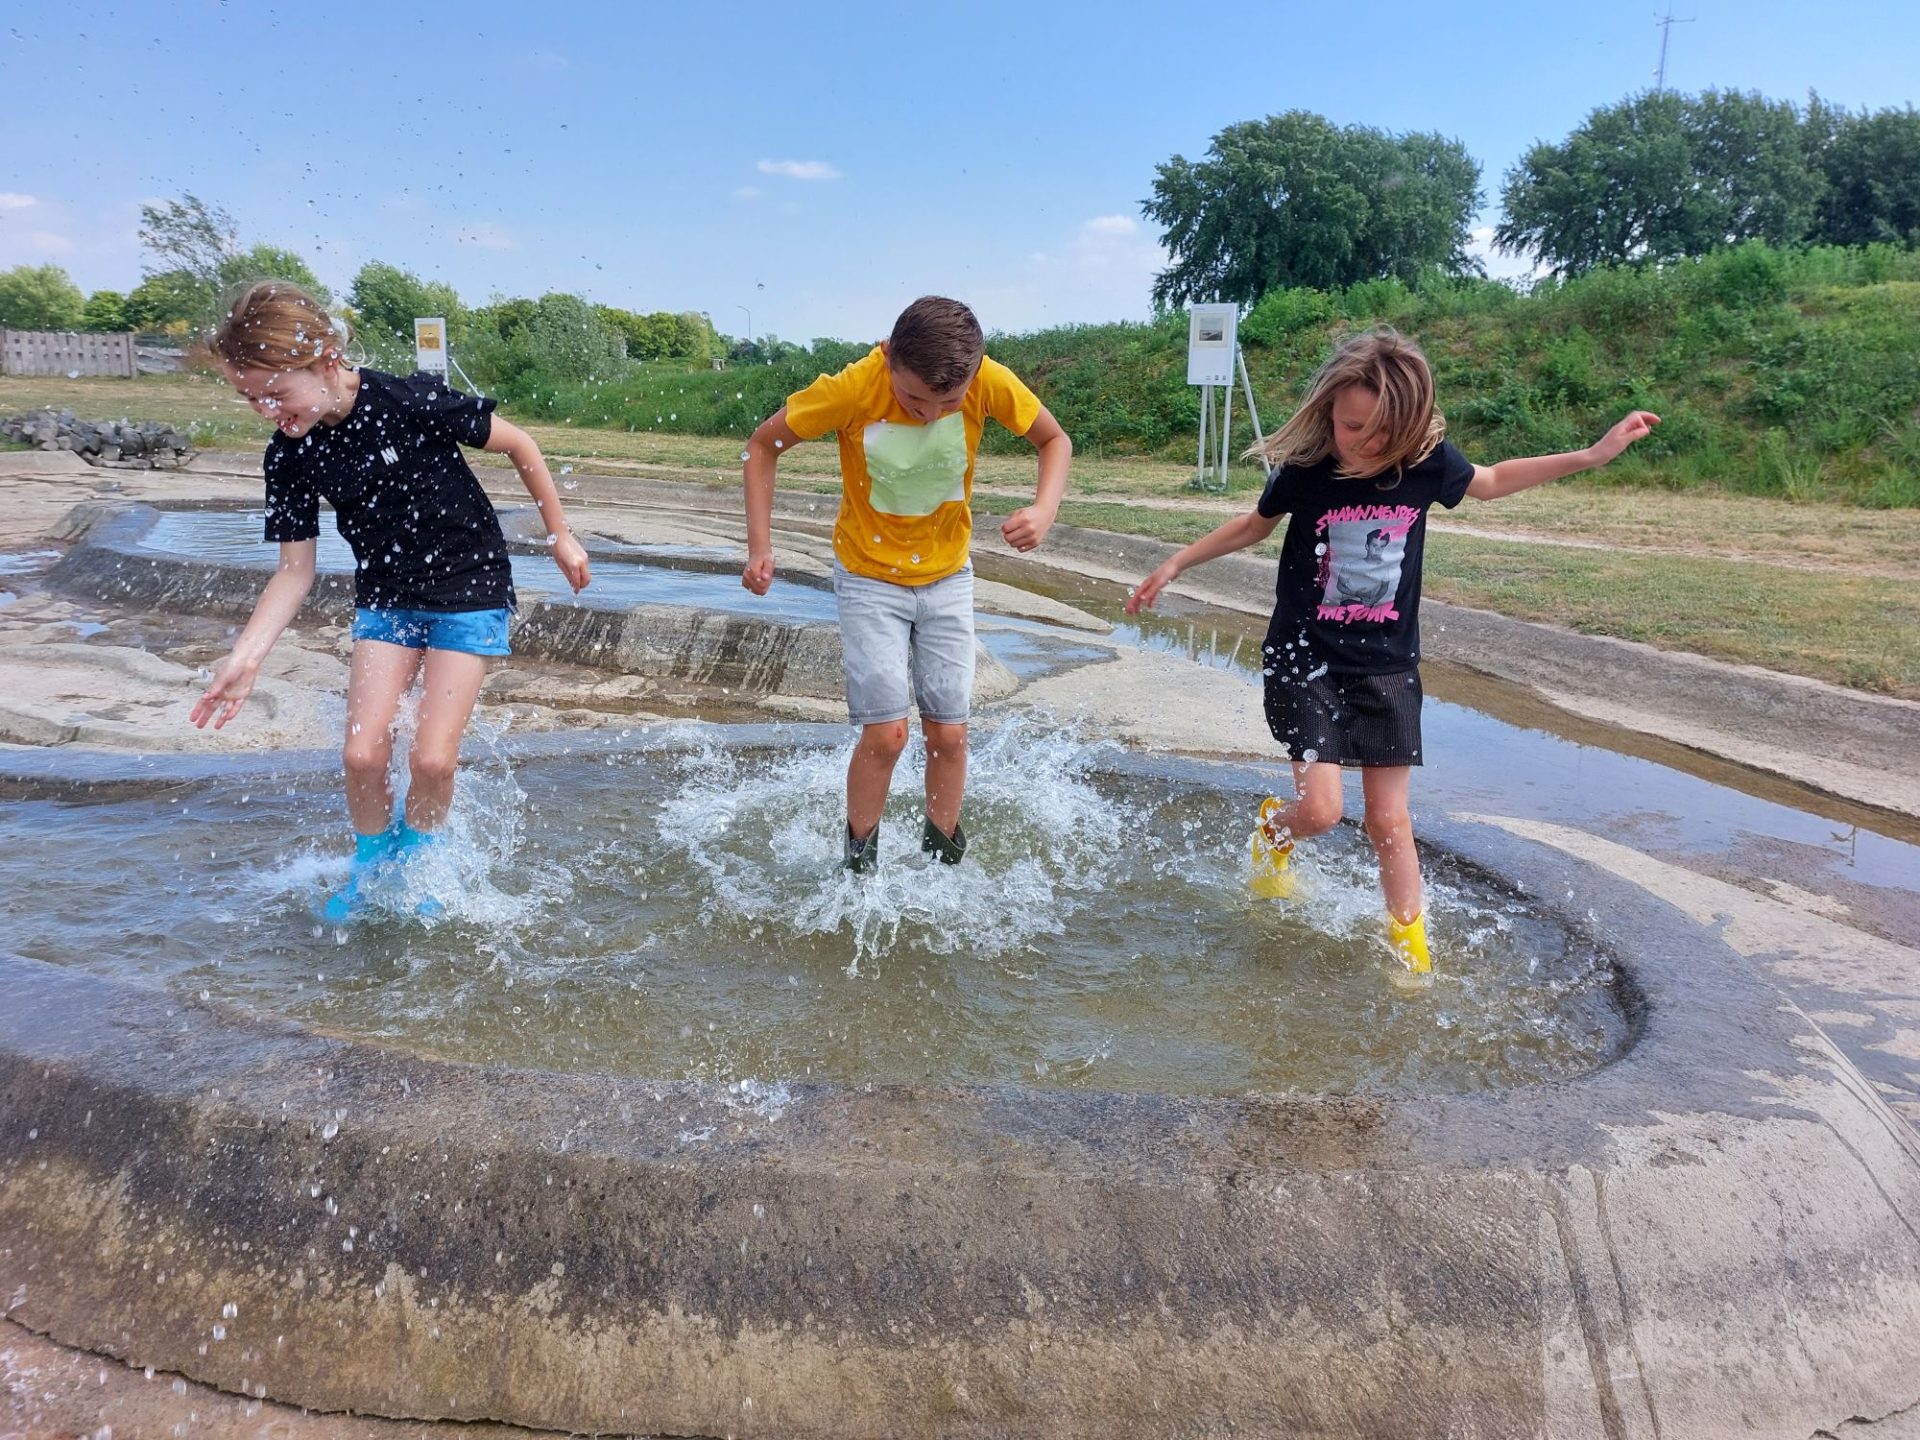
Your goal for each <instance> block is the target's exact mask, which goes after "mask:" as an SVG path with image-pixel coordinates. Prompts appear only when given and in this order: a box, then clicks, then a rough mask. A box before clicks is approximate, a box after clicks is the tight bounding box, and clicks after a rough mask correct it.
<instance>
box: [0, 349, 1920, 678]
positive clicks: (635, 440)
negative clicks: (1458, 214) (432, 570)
mask: <svg viewBox="0 0 1920 1440" xmlns="http://www.w3.org/2000/svg"><path fill="white" fill-rule="evenodd" d="M45 405H50V406H54V407H56V408H59V407H65V408H70V409H73V410H75V411H76V412H78V413H80V414H82V415H83V416H86V417H88V418H95V419H100V418H113V419H118V418H121V417H122V416H125V417H128V418H132V419H154V420H162V421H167V422H170V423H172V424H176V425H188V426H193V427H196V429H197V432H198V433H199V435H200V436H201V438H202V441H203V443H207V444H210V445H216V446H221V447H231V448H248V447H251V446H255V445H260V444H264V443H265V440H266V438H267V436H268V435H269V434H270V433H271V432H270V429H269V427H268V426H267V425H266V423H265V422H264V421H262V420H261V419H260V418H259V417H258V416H256V415H255V414H254V413H253V412H252V411H251V410H250V409H248V408H247V406H246V405H245V403H244V402H242V401H241V400H240V399H239V398H238V397H237V396H235V395H234V394H233V393H232V391H231V390H229V389H228V388H227V387H226V385H225V384H224V383H222V382H220V381H218V380H216V379H214V378H212V377H210V376H203V375H179V376H147V377H143V378H142V379H140V380H137V381H125V380H94V379H80V380H65V379H54V380H40V379H20V378H16V377H0V413H17V412H18V411H20V410H25V409H29V408H32V407H35V406H45ZM527 428H528V429H529V430H530V431H531V432H532V433H533V435H534V437H535V438H536V439H537V440H538V441H539V442H540V445H541V447H542V448H543V449H544V450H545V451H546V453H547V455H548V457H549V459H550V460H551V461H552V462H553V464H554V465H555V466H556V468H557V467H558V466H559V465H561V464H566V463H572V464H575V465H578V466H579V467H580V468H582V469H598V470H604V471H607V472H609V473H625V474H650V475H658V476H664V477H668V478H673V479H680V480H689V481H697V482H704V483H707V484H711V485H715V486H720V487H728V488H731V487H733V486H735V485H737V484H738V483H739V466H740V442H739V441H738V440H731V439H715V438H711V437H706V436H697V435H663V434H659V433H654V432H648V433H644V434H639V433H628V432H626V431H619V430H605V429H594V428H589V427H585V426H580V427H576V426H571V425H530V426H528V427H527ZM1190 473H1191V472H1190V468H1189V467H1183V466H1177V465H1173V464H1170V463H1167V462H1156V461H1134V460H1076V461H1075V463H1074V472H1073V489H1072V492H1071V494H1072V497H1073V498H1072V499H1071V500H1070V501H1069V502H1068V505H1067V507H1066V509H1065V511H1064V512H1063V514H1062V518H1063V519H1064V520H1066V521H1068V522H1070V523H1073V524H1078V525H1087V526H1093V527H1096V528H1102V529H1109V530H1119V531H1125V532H1128V533H1132V534H1142V535H1153V536H1157V537H1159V538H1162V539H1167V540H1173V541H1180V542H1184V541H1187V540H1191V539H1192V538H1194V537H1195V536H1197V535H1200V534H1202V533H1204V532H1205V531H1207V530H1209V529H1211V528H1212V527H1213V526H1215V525H1217V524H1218V523H1220V521H1221V520H1222V519H1223V518H1225V517H1226V516H1227V515H1230V514H1232V513H1234V512H1236V511H1239V510H1242V509H1245V508H1246V507H1247V506H1249V505H1250V504H1251V503H1252V498H1253V495H1254V493H1255V491H1256V490H1257V488H1258V477H1257V475H1256V474H1255V473H1254V472H1253V471H1252V470H1251V469H1250V468H1247V467H1240V468H1238V469H1236V471H1235V473H1234V487H1235V493H1233V494H1232V495H1230V496H1227V497H1218V496H1208V495H1202V494H1197V493H1194V492H1192V491H1189V490H1188V489H1187V488H1186V482H1187V479H1188V476H1189V474H1190ZM977 479H978V484H979V487H980V489H981V491H982V493H983V496H985V497H991V500H992V502H993V503H994V504H995V506H996V508H1006V507H1007V506H1008V505H1010V504H1014V503H1018V502H1019V500H1021V499H1022V498H1025V497H1028V496H1031V494H1032V493H1033V481H1034V467H1033V461H1032V460H1031V459H1030V458H1028V457H1026V456H1024V455H1013V456H1002V455H983V456H981V458H980V462H979V467H978V472H977ZM781 482H782V484H783V485H785V486H787V487H789V488H798V489H816V490H832V489H835V488H837V486H838V460H837V454H836V450H835V447H834V446H833V444H831V443H830V442H829V443H822V444H814V445H807V446H804V447H802V448H799V449H796V450H795V451H794V452H793V453H792V454H790V455H788V456H787V457H785V458H784V459H783V460H782V462H781ZM1433 525H1434V530H1435V535H1434V538H1433V542H1432V543H1431V545H1430V546H1429V549H1428V564H1427V570H1428V580H1427V587H1428V593H1429V594H1430V595H1432V596H1434V597H1435V598H1436V599H1446V600H1456V601H1459V602H1461V603H1464V604H1471V605H1478V606H1483V607H1485V608H1487V609H1491V610H1497V611H1500V612H1502V613H1504V614H1508V615H1516V616H1521V617H1523V618H1528V619H1539V620H1551V621H1555V622H1557V623H1560V624H1564V625H1568V626H1571V627H1573V628H1574V629H1578V630H1584V631H1588V632H1591V633H1594V634H1603V635H1616V636H1621V637H1624V638H1627V639H1634V640H1644V641H1646V642H1648V643H1650V644H1654V645H1659V646H1662V647H1665V648H1669V649H1680V650H1690V651H1694V652H1697V653H1699V654H1703V655H1712V656H1716V657H1718V658H1721V659H1726V660H1735V661H1745V662H1748V663H1752V664H1756V665H1763V666H1766V667H1768V668H1770V669H1776V670H1784V671H1789V672H1792V673H1795V674H1801V675H1809V676H1813V677H1815V678H1818V679H1823V680H1829V681H1833V682H1836V683H1839V684H1843V685H1849V686H1854V687H1857V688H1861V689H1866V690H1873V691H1879V692H1882V693H1886V694H1892V695H1900V696H1905V697H1907V698H1916V699H1920V598H1916V597H1920V591H1916V590H1915V589H1914V588H1913V583H1912V582H1914V581H1916V580H1920V512H1915V511H1912V510H1863V509H1854V508H1851V507H1846V506H1839V505H1815V504H1794V503H1791V502H1788V501H1784V500H1771V499H1757V498H1749V497H1741V496H1731V495H1725V494H1701V493H1698V492H1675V491H1666V490H1657V489H1642V488H1622V487H1616V486H1610V485H1606V484H1603V483H1600V482H1598V481H1596V480H1595V479H1592V478H1577V479H1572V480H1566V481H1561V482H1559V483H1558V484H1554V485H1549V486H1545V487H1543V488H1541V489H1539V490H1535V491H1531V492H1529V493H1528V494H1525V495H1519V496H1515V497H1513V498H1512V499H1509V500H1504V501H1501V502H1500V503H1499V504H1497V505H1482V504H1476V503H1474V502H1471V501H1469V502H1467V503H1466V504H1465V505H1463V506H1461V507H1460V509H1458V510H1456V511H1452V512H1445V511H1442V512H1436V514H1435V516H1434V519H1433Z"/></svg>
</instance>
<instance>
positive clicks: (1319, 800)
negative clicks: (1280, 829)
mask: <svg viewBox="0 0 1920 1440" xmlns="http://www.w3.org/2000/svg"><path fill="white" fill-rule="evenodd" d="M1344 811H1345V805H1344V803H1343V802H1342V800H1341V796H1340V792H1339V791H1338V790H1335V791H1333V792H1331V793H1330V794H1317V793H1316V794H1311V795H1302V796H1301V797H1300V798H1299V799H1298V800H1297V801H1295V802H1294V807H1293V818H1292V823H1291V824H1290V825H1288V826H1287V828H1288V829H1289V830H1291V831H1292V832H1293V834H1294V837H1295V838H1296V839H1300V840H1310V839H1312V838H1313V837H1314V836H1315V835H1324V834H1326V833H1327V831H1329V830H1331V829H1333V827H1334V826H1336V825H1338V824H1339V823H1340V816H1341V815H1342V813H1344Z"/></svg>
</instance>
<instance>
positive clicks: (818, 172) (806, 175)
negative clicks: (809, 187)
mask: <svg viewBox="0 0 1920 1440" xmlns="http://www.w3.org/2000/svg"><path fill="white" fill-rule="evenodd" d="M759 168H760V173H761V174H762V175H784V176H786V177H787V179H789V180H838V179H840V178H841V175H840V172H839V171H838V170H837V169H835V168H834V167H833V166H832V165H831V164H829V163H828V162H827V161H825V160H762V161H761V162H760V167H759Z"/></svg>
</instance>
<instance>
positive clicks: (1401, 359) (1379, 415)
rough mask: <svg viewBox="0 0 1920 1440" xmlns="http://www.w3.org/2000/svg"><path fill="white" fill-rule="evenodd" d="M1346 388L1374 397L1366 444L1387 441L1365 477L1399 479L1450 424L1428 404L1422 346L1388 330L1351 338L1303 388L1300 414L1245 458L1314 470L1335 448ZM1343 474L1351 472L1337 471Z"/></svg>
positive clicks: (1428, 376) (1428, 374)
mask: <svg viewBox="0 0 1920 1440" xmlns="http://www.w3.org/2000/svg"><path fill="white" fill-rule="evenodd" d="M1349 385H1358V386H1359V387H1360V388H1361V389H1363V390H1368V391H1371V392H1372V393H1373V395H1374V396H1375V404H1374V407H1373V414H1372V415H1371V416H1370V417H1368V420H1367V424H1366V428H1365V429H1363V430H1362V431H1361V432H1360V443H1361V444H1362V445H1369V444H1371V443H1372V442H1373V441H1374V440H1376V439H1380V438H1382V437H1384V439H1385V444H1383V445H1382V446H1381V449H1380V456H1379V465H1378V467H1377V468H1375V469H1371V470H1369V471H1368V472H1367V474H1368V475H1382V474H1385V473H1386V472H1387V471H1389V470H1391V471H1394V472H1395V473H1396V474H1398V472H1400V471H1402V470H1404V469H1405V468H1406V467H1407V466H1409V465H1413V464H1417V463H1418V462H1419V461H1421V460H1424V459H1425V458H1426V457H1427V456H1428V455H1430V454H1432V453H1433V449H1434V447H1435V446H1436V445H1438V444H1439V443H1440V442H1441V440H1443V439H1444V438H1446V433H1447V421H1446V417H1445V416H1443V415H1442V414H1441V413H1440V412H1439V410H1437V409H1435V408H1434V403H1433V371H1432V370H1430V369H1429V368H1428V367H1427V357H1426V356H1424V355H1422V354H1421V353H1420V347H1419V346H1418V345H1416V344H1414V343H1413V341H1411V340H1409V339H1407V337H1406V336H1404V335H1402V334H1401V333H1400V332H1399V331H1398V330H1395V329H1393V328H1392V327H1391V326H1387V325H1382V326H1380V327H1378V328H1377V329H1373V330H1367V331H1363V332H1361V333H1360V334H1358V335H1349V336H1347V338H1346V339H1344V340H1342V341H1341V342H1340V343H1339V344H1338V345H1336V346H1335V347H1334V351H1333V354H1332V356H1331V357H1329V359H1328V360H1327V362H1326V364H1324V365H1322V366H1321V367H1320V369H1319V370H1318V372H1316V373H1315V375H1314V377H1313V381H1312V383H1311V384H1309V385H1308V386H1307V398H1306V399H1305V400H1304V401H1302V402H1301V405H1300V408H1299V409H1298V410H1296V411H1295V412H1294V413H1293V418H1292V419H1290V420H1288V421H1287V423H1286V424H1284V425H1282V426H1281V427H1280V428H1279V429H1278V430H1276V431H1275V432H1274V433H1273V434H1271V435H1269V436H1268V437H1267V438H1266V441H1265V443H1264V444H1260V445H1256V446H1254V447H1253V448H1252V449H1251V450H1249V451H1247V454H1246V458H1247V459H1249V460H1251V459H1253V458H1255V457H1256V456H1258V457H1260V458H1262V459H1264V460H1265V461H1266V463H1267V467H1268V468H1269V469H1273V468H1276V467H1278V466H1281V465H1317V464H1319V463H1320V462H1321V461H1322V460H1324V459H1326V458H1327V457H1328V456H1329V455H1331V454H1333V453H1334V449H1333V402H1334V400H1335V399H1336V398H1337V397H1338V396H1339V394H1340V392H1341V391H1342V390H1345V389H1346V388H1347V387H1348V386H1349ZM1341 473H1342V474H1346V473H1348V472H1345V471H1342V472H1341Z"/></svg>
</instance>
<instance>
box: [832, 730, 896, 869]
mask: <svg viewBox="0 0 1920 1440" xmlns="http://www.w3.org/2000/svg"><path fill="white" fill-rule="evenodd" d="M906 748H907V722H906V721H905V720H904V719H901V720H882V721H881V722H880V723H879V724H877V725H862V726H861V727H860V740H859V743H857V744H856V745H855V746H854V747H853V759H852V760H850V761H849V762H848V763H847V828H848V829H849V830H851V831H852V832H853V834H854V838H855V839H857V840H864V839H866V838H867V836H869V835H871V834H872V833H873V827H874V826H876V825H878V824H879V823H880V814H881V812H882V811H883V810H885V809H886V808H887V786H888V785H890V784H891V783H892V782H893V767H894V766H895V765H896V764H897V763H898V762H899V760H900V752H901V751H902V750H905V749H906Z"/></svg>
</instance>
